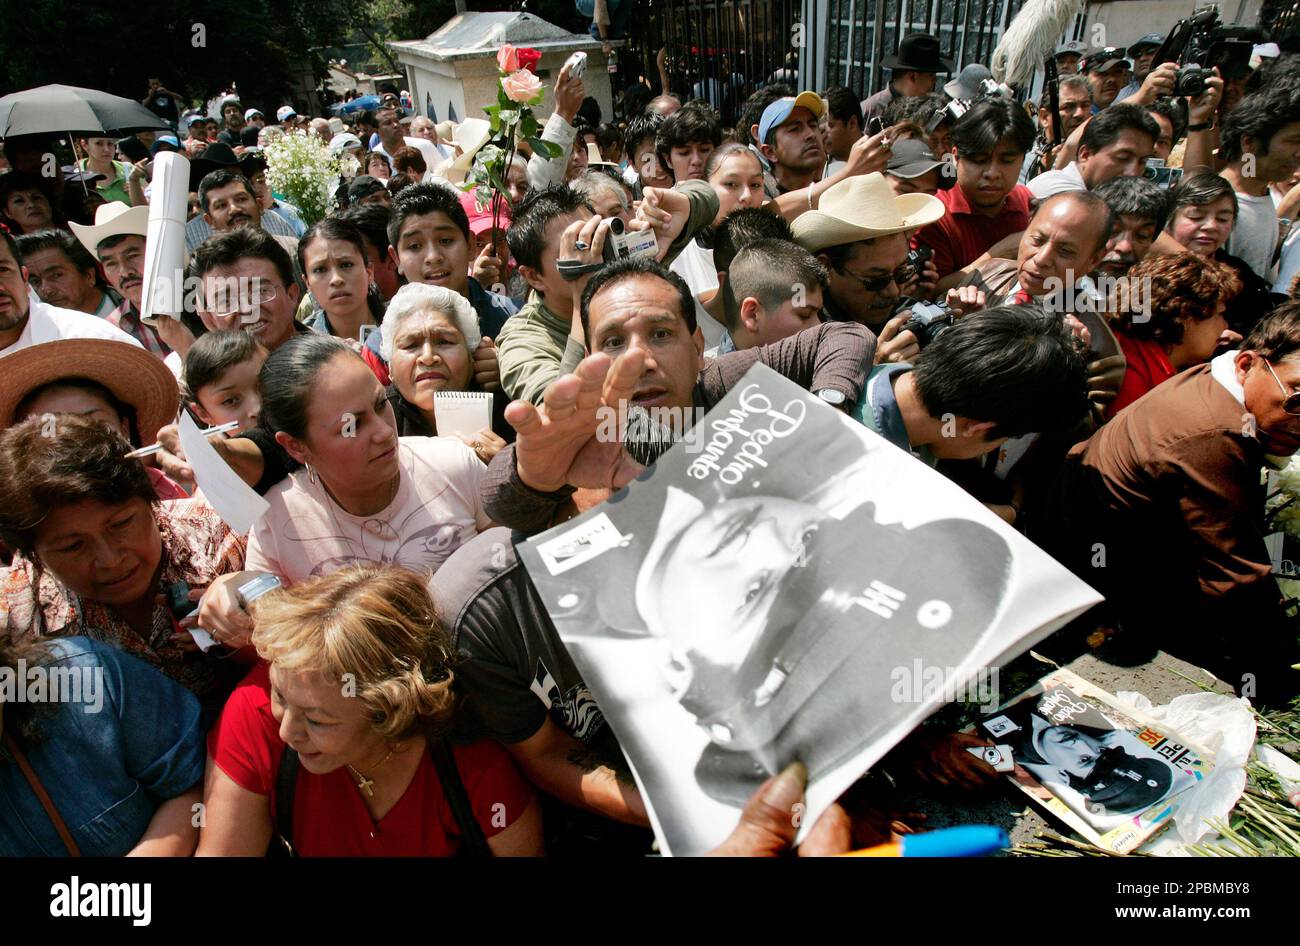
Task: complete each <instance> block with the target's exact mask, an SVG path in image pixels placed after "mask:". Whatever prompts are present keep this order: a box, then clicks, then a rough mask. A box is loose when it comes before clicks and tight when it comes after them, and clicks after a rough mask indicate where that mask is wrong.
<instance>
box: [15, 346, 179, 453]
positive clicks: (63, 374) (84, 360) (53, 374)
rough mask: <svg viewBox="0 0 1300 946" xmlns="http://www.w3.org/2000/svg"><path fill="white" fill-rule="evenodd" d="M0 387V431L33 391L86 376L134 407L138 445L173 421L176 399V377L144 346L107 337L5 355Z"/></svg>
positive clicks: (177, 402) (145, 443)
mask: <svg viewBox="0 0 1300 946" xmlns="http://www.w3.org/2000/svg"><path fill="white" fill-rule="evenodd" d="M4 370H5V383H4V386H3V388H0V430H3V429H5V428H7V427H10V426H12V425H13V422H14V411H15V410H17V408H18V405H19V404H20V403H21V402H22V400H23V399H24V398H25V397H27V395H29V394H31V393H32V392H33V391H35V390H36V389H37V388H41V387H44V386H45V385H47V384H49V383H50V382H52V381H62V380H64V379H67V378H85V379H86V380H89V381H94V382H96V383H98V384H102V385H103V386H104V387H106V388H108V390H109V391H111V392H112V393H113V396H114V397H116V398H117V399H118V400H119V401H121V402H122V403H123V404H126V405H129V406H130V407H132V408H134V409H135V429H136V433H138V434H139V435H140V445H141V446H148V445H149V444H151V443H153V442H154V441H155V440H156V439H158V429H159V428H160V427H163V426H165V425H167V424H170V423H171V422H172V421H174V420H175V419H176V412H177V411H178V410H179V409H180V403H181V395H180V389H179V388H178V387H177V384H176V376H175V375H173V374H172V373H171V370H170V369H169V368H168V367H167V366H166V365H165V364H163V362H162V360H161V359H159V358H158V357H157V356H155V355H152V354H150V353H149V352H147V351H145V350H144V349H143V348H137V347H136V346H134V345H128V344H126V343H125V342H118V341H114V340H112V339H108V338H62V339H59V340H58V341H53V342H44V343H42V344H40V345H32V346H31V347H30V348H24V349H22V350H21V351H17V352H15V353H14V354H12V355H8V356H6V357H5V369H4Z"/></svg>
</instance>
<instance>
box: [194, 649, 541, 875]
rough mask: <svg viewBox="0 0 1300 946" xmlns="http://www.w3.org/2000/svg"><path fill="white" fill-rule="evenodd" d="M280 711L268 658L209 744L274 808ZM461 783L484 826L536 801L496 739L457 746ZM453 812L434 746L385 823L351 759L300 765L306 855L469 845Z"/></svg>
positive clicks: (299, 842) (297, 797)
mask: <svg viewBox="0 0 1300 946" xmlns="http://www.w3.org/2000/svg"><path fill="white" fill-rule="evenodd" d="M279 728H280V727H279V724H278V723H276V721H275V717H274V716H272V715H271V679H270V667H269V666H268V665H267V664H265V663H261V664H259V665H258V666H257V667H256V668H255V669H254V670H253V672H252V673H250V674H249V675H248V676H247V677H245V678H244V680H243V682H242V683H240V684H239V686H237V687H236V688H235V691H234V693H232V694H231V695H230V699H229V700H228V701H227V702H226V707H225V709H224V710H223V711H222V713H221V718H220V719H218V720H217V724H216V725H215V726H214V727H213V728H212V731H211V732H210V733H209V734H208V752H209V753H211V755H212V758H213V761H214V762H216V764H217V766H218V767H219V768H220V769H221V771H222V772H224V773H226V775H228V776H230V778H232V779H233V780H234V781H235V783H236V784H238V785H239V786H241V787H242V788H246V789H248V791H250V792H256V793H257V794H259V795H266V796H267V803H268V804H269V805H270V807H271V811H272V812H274V811H275V799H274V797H273V796H274V793H275V778H276V775H277V773H278V772H279V769H280V756H281V755H282V754H283V753H284V743H283V742H281V741H280V735H279ZM453 752H454V755H455V757H456V766H457V768H458V769H459V770H460V777H461V781H462V782H464V784H465V792H466V794H468V795H469V800H470V805H471V807H472V808H473V809H474V814H475V816H476V817H477V818H478V822H479V824H480V825H482V827H483V833H484V834H485V835H487V836H488V837H492V835H494V834H497V833H499V832H500V831H502V830H503V829H504V828H506V827H508V826H509V825H510V824H513V823H514V821H515V820H516V819H517V818H518V817H519V816H520V815H522V814H523V813H524V810H525V809H526V808H527V807H528V805H529V804H530V803H531V802H532V800H533V791H532V788H531V787H530V786H529V784H528V783H527V782H526V781H525V780H524V778H523V776H522V775H520V773H519V770H518V769H516V768H515V764H514V761H513V760H512V759H511V758H510V755H509V753H507V752H506V751H505V750H504V749H503V748H501V746H499V745H497V744H496V743H495V742H488V741H483V742H476V743H473V744H472V745H468V746H456V747H454V749H453ZM458 833H459V832H458V831H457V828H456V819H455V817H453V815H452V813H451V806H450V805H449V804H448V803H447V799H446V797H445V796H444V795H443V792H442V784H441V782H440V781H439V780H438V774H437V771H436V770H435V769H434V767H433V761H432V760H431V759H430V757H429V754H428V753H427V752H426V753H425V754H424V758H423V760H422V761H421V762H420V766H419V768H418V769H416V772H415V777H414V778H413V779H412V780H411V784H410V785H408V786H407V788H406V792H405V793H404V794H403V795H402V797H401V798H400V799H398V802H397V804H396V805H394V806H393V809H392V810H391V811H390V812H388V814H386V815H384V817H383V818H382V819H380V821H379V823H378V824H376V823H375V822H374V821H373V820H372V818H371V816H370V812H369V811H368V810H367V809H366V806H365V803H364V802H363V801H362V799H361V794H360V792H359V791H358V790H357V786H356V783H355V782H354V781H353V780H352V777H351V776H350V775H349V774H348V770H347V767H346V766H342V767H340V768H338V769H335V770H334V771H333V772H329V773H327V774H325V775H315V774H313V773H311V772H308V771H307V770H306V769H305V768H299V770H298V782H297V785H296V786H295V789H294V802H293V842H294V848H295V851H296V852H297V853H298V854H299V855H301V856H304V857H447V856H450V855H452V854H455V853H456V851H457V850H458V849H459V847H460V842H459V840H458V838H457V835H458Z"/></svg>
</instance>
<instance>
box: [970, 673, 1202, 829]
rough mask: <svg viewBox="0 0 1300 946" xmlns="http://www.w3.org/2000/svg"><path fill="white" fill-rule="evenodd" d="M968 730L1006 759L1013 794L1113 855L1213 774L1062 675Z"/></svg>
mask: <svg viewBox="0 0 1300 946" xmlns="http://www.w3.org/2000/svg"><path fill="white" fill-rule="evenodd" d="M976 729H977V731H978V732H979V733H980V734H981V735H984V736H987V737H988V738H989V739H990V741H992V742H995V743H997V744H998V746H999V747H1001V749H1002V751H1003V752H1009V753H1010V755H1011V757H1012V760H1013V761H1014V763H1015V769H1014V770H1013V771H1012V772H1011V773H1009V774H1008V776H1007V777H1008V778H1009V779H1010V780H1011V781H1012V782H1013V783H1014V784H1015V785H1016V786H1018V787H1019V788H1020V789H1021V790H1022V791H1024V792H1025V794H1027V795H1028V796H1029V797H1030V798H1032V799H1034V801H1036V802H1037V803H1038V804H1040V805H1042V806H1043V807H1044V808H1046V809H1047V810H1048V811H1050V812H1051V813H1052V814H1054V815H1056V816H1057V817H1059V818H1060V819H1061V820H1062V821H1064V822H1065V823H1066V824H1068V825H1069V826H1070V827H1072V828H1074V829H1075V830H1076V831H1078V832H1079V834H1081V835H1082V836H1083V837H1084V838H1086V839H1087V840H1088V841H1090V842H1091V843H1093V844H1095V845H1096V846H1097V847H1100V848H1104V849H1105V850H1107V851H1111V852H1113V853H1116V854H1128V853H1129V852H1131V851H1135V850H1137V849H1138V847H1140V846H1141V845H1142V844H1143V843H1144V842H1145V841H1147V840H1148V839H1149V838H1150V837H1152V836H1153V835H1155V834H1157V833H1158V832H1160V831H1162V830H1163V829H1164V828H1166V827H1168V825H1170V824H1171V823H1172V822H1173V819H1174V815H1175V814H1177V812H1178V809H1179V807H1180V806H1181V805H1184V804H1186V802H1187V799H1188V797H1189V793H1191V792H1193V791H1195V790H1196V787H1197V786H1198V785H1199V784H1200V783H1201V781H1202V780H1203V779H1204V778H1205V777H1206V776H1208V775H1209V774H1210V772H1211V771H1213V769H1214V757H1213V755H1212V754H1211V753H1209V752H1207V751H1206V750H1205V749H1203V748H1201V747H1199V746H1196V745H1194V744H1193V743H1191V742H1189V741H1188V740H1186V739H1183V738H1181V737H1179V735H1178V734H1177V733H1176V732H1174V731H1172V730H1171V729H1170V728H1169V727H1168V726H1166V725H1165V724H1164V723H1161V722H1158V721H1156V720H1153V719H1150V718H1149V717H1147V716H1145V715H1144V714H1143V713H1141V712H1140V711H1138V710H1136V709H1134V708H1133V707H1131V706H1126V705H1124V704H1122V703H1120V702H1119V701H1118V700H1117V699H1116V698H1115V697H1114V696H1112V695H1111V694H1109V693H1107V692H1106V691H1104V690H1101V689H1099V688H1098V687H1096V686H1093V685H1092V684H1091V683H1089V682H1088V681H1087V680H1085V679H1083V678H1082V677H1080V676H1079V675H1078V674H1075V673H1071V672H1070V671H1068V670H1058V671H1056V672H1054V673H1051V674H1049V675H1048V676H1046V677H1044V678H1043V679H1042V680H1040V681H1039V682H1038V683H1037V684H1036V685H1035V686H1034V687H1033V688H1031V689H1030V690H1029V691H1027V692H1026V693H1025V694H1023V695H1022V696H1021V697H1018V698H1017V699H1016V700H1015V701H1014V702H1012V703H1011V704H1010V705H1008V706H1006V707H1004V708H1002V709H1000V710H998V711H997V712H995V713H994V714H993V715H991V716H989V717H987V718H986V719H984V720H982V721H980V723H979V724H978V725H977V726H976Z"/></svg>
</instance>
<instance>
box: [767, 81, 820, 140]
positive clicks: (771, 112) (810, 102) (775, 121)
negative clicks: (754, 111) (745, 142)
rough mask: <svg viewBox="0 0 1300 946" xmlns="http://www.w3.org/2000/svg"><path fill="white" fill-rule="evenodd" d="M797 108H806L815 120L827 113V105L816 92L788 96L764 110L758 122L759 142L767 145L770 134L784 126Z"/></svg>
mask: <svg viewBox="0 0 1300 946" xmlns="http://www.w3.org/2000/svg"><path fill="white" fill-rule="evenodd" d="M796 108H806V109H808V111H810V112H812V114H813V118H821V117H822V115H823V114H825V112H826V103H825V102H823V101H822V97H821V96H820V95H818V94H817V93H816V92H800V93H799V94H798V95H796V96H794V97H793V98H791V97H790V96H786V97H785V98H783V99H777V100H776V101H775V102H773V103H772V104H771V105H769V106H768V107H767V108H765V109H763V117H762V118H761V119H760V120H759V122H758V140H759V142H760V143H762V144H766V143H767V136H768V133H769V132H770V131H771V130H772V129H773V128H777V127H779V126H780V125H784V124H785V123H786V121H787V120H788V119H789V118H790V113H791V112H793V111H794V110H795V109H796Z"/></svg>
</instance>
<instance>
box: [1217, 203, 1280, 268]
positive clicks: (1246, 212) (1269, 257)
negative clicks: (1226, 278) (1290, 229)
mask: <svg viewBox="0 0 1300 946" xmlns="http://www.w3.org/2000/svg"><path fill="white" fill-rule="evenodd" d="M1237 204H1238V206H1239V209H1238V211H1237V222H1236V224H1235V225H1234V226H1233V228H1232V236H1230V237H1228V246H1227V250H1228V252H1229V253H1230V254H1232V255H1233V256H1236V257H1238V258H1240V259H1242V260H1244V261H1245V263H1246V265H1247V266H1249V267H1250V268H1251V269H1253V270H1254V271H1255V272H1256V273H1257V274H1258V275H1259V276H1261V277H1262V278H1264V279H1268V278H1269V275H1268V274H1269V273H1270V272H1271V271H1272V269H1273V251H1274V250H1275V249H1277V208H1276V207H1275V206H1273V198H1272V197H1271V196H1270V195H1268V194H1263V195H1262V196H1259V197H1252V196H1251V195H1250V194H1243V193H1241V192H1240V191H1238V192H1237Z"/></svg>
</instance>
